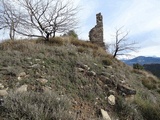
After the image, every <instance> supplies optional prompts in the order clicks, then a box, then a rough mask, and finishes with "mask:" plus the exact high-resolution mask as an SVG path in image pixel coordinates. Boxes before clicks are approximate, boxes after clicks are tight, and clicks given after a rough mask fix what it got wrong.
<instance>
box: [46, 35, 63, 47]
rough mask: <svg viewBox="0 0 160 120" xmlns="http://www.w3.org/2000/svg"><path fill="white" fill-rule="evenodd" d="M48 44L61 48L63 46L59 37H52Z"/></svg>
mask: <svg viewBox="0 0 160 120" xmlns="http://www.w3.org/2000/svg"><path fill="white" fill-rule="evenodd" d="M49 43H51V44H55V45H59V46H61V45H63V44H64V40H63V39H62V38H61V37H54V38H51V39H50V40H49Z"/></svg>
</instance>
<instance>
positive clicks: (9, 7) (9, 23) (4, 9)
mask: <svg viewBox="0 0 160 120" xmlns="http://www.w3.org/2000/svg"><path fill="white" fill-rule="evenodd" d="M11 2H12V3H13V1H10V0H1V1H0V6H1V7H0V30H2V29H4V30H5V29H7V30H9V37H10V39H11V40H14V39H15V29H16V27H17V26H18V23H19V20H20V13H19V12H18V11H17V10H16V9H15V7H14V5H13V4H11Z"/></svg>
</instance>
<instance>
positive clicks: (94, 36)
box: [89, 13, 105, 49]
mask: <svg viewBox="0 0 160 120" xmlns="http://www.w3.org/2000/svg"><path fill="white" fill-rule="evenodd" d="M96 22H97V24H96V26H95V27H94V28H92V29H91V30H90V32H89V39H90V41H91V42H92V43H95V44H97V45H99V46H101V47H102V48H104V49H105V44H104V42H103V17H102V15H101V13H98V14H96Z"/></svg>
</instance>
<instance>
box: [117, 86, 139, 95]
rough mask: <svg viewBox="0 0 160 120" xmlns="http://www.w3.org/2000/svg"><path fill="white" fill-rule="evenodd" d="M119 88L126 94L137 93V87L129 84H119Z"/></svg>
mask: <svg viewBox="0 0 160 120" xmlns="http://www.w3.org/2000/svg"><path fill="white" fill-rule="evenodd" d="M117 90H118V91H119V92H121V93H124V94H125V95H135V94H136V90H135V89H133V88H130V87H129V86H127V85H123V84H118V86H117Z"/></svg>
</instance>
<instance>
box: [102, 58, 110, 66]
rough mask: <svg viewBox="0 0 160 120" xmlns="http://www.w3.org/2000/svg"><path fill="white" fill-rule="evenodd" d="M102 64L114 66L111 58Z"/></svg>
mask: <svg viewBox="0 0 160 120" xmlns="http://www.w3.org/2000/svg"><path fill="white" fill-rule="evenodd" d="M102 63H103V64H104V65H107V66H109V65H112V61H111V59H109V58H105V59H103V60H102Z"/></svg>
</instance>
